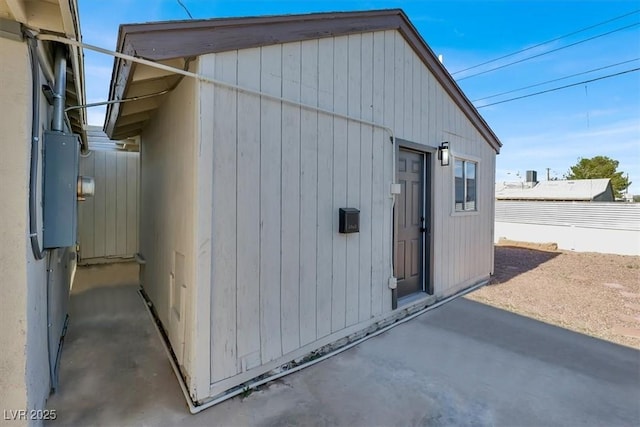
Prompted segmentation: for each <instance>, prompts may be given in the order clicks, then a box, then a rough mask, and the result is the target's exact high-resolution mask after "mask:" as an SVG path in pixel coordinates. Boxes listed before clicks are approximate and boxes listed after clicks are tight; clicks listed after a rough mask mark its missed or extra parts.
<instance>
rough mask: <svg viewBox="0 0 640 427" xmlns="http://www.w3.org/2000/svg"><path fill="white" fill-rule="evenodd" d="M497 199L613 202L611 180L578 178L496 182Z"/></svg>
mask: <svg viewBox="0 0 640 427" xmlns="http://www.w3.org/2000/svg"><path fill="white" fill-rule="evenodd" d="M496 199H497V200H540V201H556V202H558V201H576V202H578V201H582V202H584V201H587V202H613V201H615V198H614V196H613V188H612V187H611V180H610V179H608V178H604V179H578V180H566V181H542V182H535V181H530V182H501V183H496Z"/></svg>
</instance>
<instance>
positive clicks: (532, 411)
mask: <svg viewBox="0 0 640 427" xmlns="http://www.w3.org/2000/svg"><path fill="white" fill-rule="evenodd" d="M100 268H101V269H102V270H101V271H98V272H96V271H95V268H93V269H92V271H89V272H87V271H83V272H80V273H79V276H78V277H79V279H80V281H82V280H90V281H93V282H94V283H95V285H93V286H85V285H79V286H77V287H74V291H73V296H72V303H71V310H72V312H71V323H70V327H69V332H68V334H67V339H66V342H65V347H64V353H63V360H62V368H61V373H60V389H59V391H58V393H57V394H56V395H54V396H52V397H51V398H50V400H49V404H48V407H49V408H50V409H56V410H57V413H58V419H57V420H56V421H55V422H54V423H53V424H54V425H114V426H115V425H118V426H126V425H150V426H153V425H166V426H173V425H181V426H182V425H184V426H190V425H193V426H203V425H211V426H217V425H221V426H239V425H260V426H282V425H288V426H296V425H300V426H308V425H320V426H323V425H342V426H396V425H397V426H409V425H427V426H429V425H433V426H445V425H496V426H519V425H522V426H541V425H544V426H548V425H558V426H573V425H593V426H605V425H606V426H618V425H620V426H623V425H624V426H630V425H640V404H639V402H640V352H638V351H636V350H633V349H630V348H626V347H621V346H617V345H614V344H610V343H608V342H604V341H600V340H596V339H593V338H590V337H587V336H584V335H580V334H576V333H573V332H569V331H567V330H564V329H561V328H557V327H553V326H550V325H547V324H544V323H540V322H537V321H535V320H531V319H528V318H524V317H520V316H517V315H514V314H511V313H508V312H505V311H501V310H497V309H494V308H492V307H488V306H485V305H482V304H479V303H475V302H472V301H469V300H465V299H463V298H461V299H458V300H456V301H454V302H452V303H449V304H446V305H444V306H442V307H440V308H438V309H435V310H433V311H431V312H429V313H427V314H425V315H422V316H420V317H418V318H416V319H414V320H412V321H410V322H408V323H406V324H404V325H400V326H398V327H396V328H394V329H392V330H391V331H389V332H387V333H385V334H382V335H380V336H378V337H375V338H372V339H370V340H369V341H367V342H365V343H363V344H361V345H359V346H357V347H355V348H353V349H351V350H348V351H346V352H344V353H342V354H340V355H338V356H336V357H333V358H331V359H329V360H326V361H324V362H321V363H319V364H317V365H315V366H313V367H311V368H308V369H305V370H303V371H301V372H298V373H295V374H292V375H290V376H287V377H284V378H282V379H281V380H278V381H276V382H274V383H271V384H269V385H267V386H265V387H264V388H263V389H261V390H259V391H255V392H253V393H252V394H251V395H250V396H248V397H245V398H240V397H238V398H234V399H232V400H229V401H226V402H224V403H221V404H219V405H217V406H214V407H213V408H210V409H207V410H205V411H203V412H202V413H200V414H198V415H190V414H189V412H188V409H187V406H186V404H185V402H184V398H183V396H182V393H181V391H180V388H179V385H178V383H177V380H176V378H175V377H174V374H173V372H172V371H171V368H170V365H169V362H168V361H167V359H166V356H165V353H164V351H163V349H162V346H161V343H160V341H159V338H158V336H157V334H156V332H155V330H154V329H153V325H152V324H151V321H150V319H149V317H148V315H147V314H146V311H145V308H144V306H143V304H142V302H141V300H140V298H139V297H138V295H137V293H136V286H135V284H124V283H120V284H116V285H113V284H106V283H102V284H101V283H100V280H99V278H100V277H105V276H106V277H112V276H110V275H109V270H108V269H109V268H113V267H100ZM118 268H120V269H122V268H123V267H122V266H120V267H118ZM125 268H132V267H131V266H128V267H125ZM87 273H88V274H87ZM125 281H126V280H125ZM121 282H122V281H121Z"/></svg>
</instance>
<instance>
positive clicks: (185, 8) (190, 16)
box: [176, 0, 193, 19]
mask: <svg viewBox="0 0 640 427" xmlns="http://www.w3.org/2000/svg"><path fill="white" fill-rule="evenodd" d="M176 1H177V2H178V4H179V5H180V6H182V8H183V9H184V11H185V12H187V15H189V19H193V16H192V15H191V12H189V9H187V6H185V5H184V3H182V1H181V0H176Z"/></svg>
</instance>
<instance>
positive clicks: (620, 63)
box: [471, 58, 640, 102]
mask: <svg viewBox="0 0 640 427" xmlns="http://www.w3.org/2000/svg"><path fill="white" fill-rule="evenodd" d="M638 60H640V58H635V59H630V60H628V61H622V62H618V63H616V64H611V65H606V66H604V67H599V68H594V69H593V70H589V71H583V72H581V73H576V74H571V75H569V76H565V77H560V78H557V79H553V80H547V81H546V82H541V83H535V84H532V85H529V86H524V87H520V88H518V89H512V90H508V91H506V92H500V93H496V94H495V95H489V96H485V97H483V98H478V99H474V100H473V101H471V102H477V101H484V100H485V99H490V98H495V97H497V96H502V95H506V94H508V93H513V92H519V91H521V90H525V89H531V88H532V87H537V86H542V85H546V84H547V83H553V82H557V81H560V80H566V79H570V78H571V77H576V76H581V75H583V74H589V73H593V72H594V71H601V70H606V69H607V68H612V67H617V66H618V65H622V64H628V63H629V62H633V61H638Z"/></svg>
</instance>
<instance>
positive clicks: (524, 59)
mask: <svg viewBox="0 0 640 427" xmlns="http://www.w3.org/2000/svg"><path fill="white" fill-rule="evenodd" d="M638 25H640V23H638V22H636V23H635V24H631V25H625V26H624V27H620V28H616V29H615V30H611V31H608V32H606V33H602V34H598V35H597V36H593V37H589V38H588V39H584V40H579V41H577V42H574V43H571V44H568V45H566V46H561V47H558V48H555V49H551V50H548V51H546V52H542V53H538V54H536V55H531V56H527V57H526V58H522V59H519V60H517V61H513V62H509V63H507V64H504V65H500V66H498V67H494V68H489V69H488V70H485V71H480V72H479V73H475V74H471V75H468V76H465V77H462V78H460V79H457V81H462V80H466V79H469V78H471V77H475V76H479V75H481V74H486V73H490V72H492V71H496V70H500V69H502V68H506V67H510V66H511V65H515V64H519V63H521V62H525V61H528V60H530V59H534V58H538V57H540V56H543V55H548V54H550V53H553V52H557V51H559V50H563V49H567V48H569V47H572V46H575V45H578V44H581V43H586V42H588V41H591V40H595V39H597V38H600V37H604V36H608V35H609V34H613V33H617V32H618V31H623V30H626V29H628V28H631V27H637V26H638Z"/></svg>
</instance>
